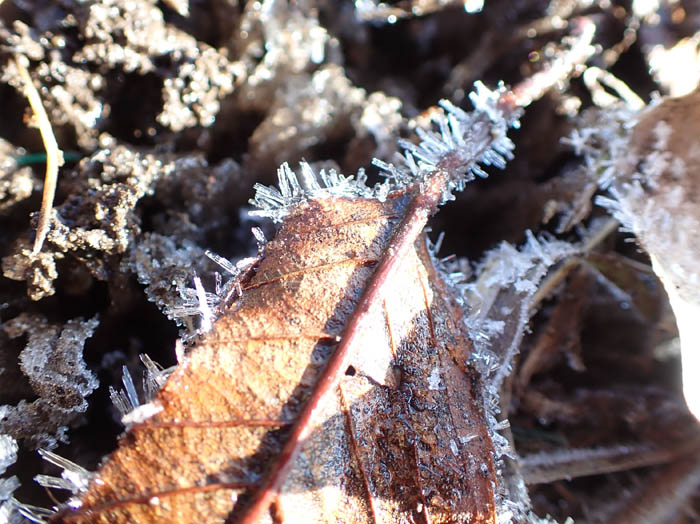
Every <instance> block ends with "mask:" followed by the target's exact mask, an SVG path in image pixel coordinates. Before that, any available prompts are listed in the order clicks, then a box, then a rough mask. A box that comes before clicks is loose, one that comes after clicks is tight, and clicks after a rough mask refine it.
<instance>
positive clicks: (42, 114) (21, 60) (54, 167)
mask: <svg viewBox="0 0 700 524" xmlns="http://www.w3.org/2000/svg"><path fill="white" fill-rule="evenodd" d="M14 63H15V66H16V67H17V71H18V72H19V77H20V79H21V80H22V84H23V85H24V89H23V91H24V96H25V97H27V100H28V101H29V105H30V106H31V108H32V111H33V112H34V118H35V120H36V125H37V126H38V127H39V132H40V133H41V140H42V141H43V142H44V149H46V175H45V177H44V193H43V194H42V196H41V209H40V210H39V224H38V225H37V228H36V237H34V247H33V248H32V254H33V255H36V254H37V253H39V251H41V247H42V246H43V244H44V239H46V235H47V233H48V232H49V220H50V218H51V209H52V208H53V198H54V196H55V194H56V182H57V180H58V168H59V167H61V166H62V165H63V152H62V151H61V150H60V149H59V147H58V143H57V142H56V137H55V136H54V134H53V130H52V129H51V122H49V117H48V116H47V115H46V110H44V106H43V104H42V103H41V97H40V96H39V92H38V91H37V90H36V87H34V84H33V83H32V78H31V76H29V71H28V70H27V65H26V64H27V59H26V57H24V56H21V55H18V56H17V57H16V58H15V61H14Z"/></svg>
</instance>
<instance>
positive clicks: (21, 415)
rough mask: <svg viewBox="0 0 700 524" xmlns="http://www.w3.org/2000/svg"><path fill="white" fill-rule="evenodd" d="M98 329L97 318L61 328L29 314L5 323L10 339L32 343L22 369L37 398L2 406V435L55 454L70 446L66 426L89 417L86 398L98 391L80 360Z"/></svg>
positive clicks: (68, 323) (67, 324)
mask: <svg viewBox="0 0 700 524" xmlns="http://www.w3.org/2000/svg"><path fill="white" fill-rule="evenodd" d="M97 325H98V320H97V318H92V319H90V320H80V319H77V320H69V321H68V322H66V323H65V324H64V325H58V324H51V323H49V322H48V321H47V320H46V319H45V318H44V317H42V316H39V315H31V314H28V313H22V314H20V315H19V316H17V317H15V318H13V319H11V320H9V321H7V322H5V324H4V325H3V329H4V331H5V332H6V333H7V334H8V335H9V337H10V338H16V337H20V336H23V335H26V336H27V337H28V341H27V345H26V347H25V348H24V350H22V352H21V354H20V356H19V361H20V368H21V370H22V372H23V373H24V374H25V375H26V377H27V378H28V380H29V383H30V385H31V388H32V390H33V392H34V394H35V395H37V396H38V398H37V399H36V400H33V401H30V402H28V401H27V400H21V401H20V402H19V403H18V404H17V405H14V406H10V405H3V406H0V432H2V433H6V434H8V435H11V436H12V437H13V438H15V439H20V438H21V439H24V440H25V443H27V444H28V445H29V446H31V447H35V448H39V447H41V448H46V449H52V448H54V447H56V445H57V444H58V442H66V441H67V434H66V432H67V430H68V427H67V425H68V424H70V423H71V422H72V421H73V420H74V419H75V418H76V417H77V416H78V415H79V414H80V413H84V412H85V410H86V409H87V405H88V404H87V400H86V397H87V396H88V395H90V394H91V393H92V392H93V391H94V390H95V389H96V388H97V386H98V381H97V377H96V376H95V375H94V373H93V372H92V371H90V370H89V369H88V368H87V366H86V365H85V361H84V360H83V357H82V352H83V346H84V344H85V340H86V339H88V338H89V337H90V336H92V334H93V332H94V330H95V328H96V327H97Z"/></svg>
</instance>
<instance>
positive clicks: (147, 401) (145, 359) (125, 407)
mask: <svg viewBox="0 0 700 524" xmlns="http://www.w3.org/2000/svg"><path fill="white" fill-rule="evenodd" d="M140 358H141V362H142V363H143V365H144V367H145V368H146V369H145V373H144V376H143V396H144V401H143V402H141V400H140V399H139V394H138V392H137V391H136V386H135V385H134V379H133V378H132V377H131V373H130V372H129V369H128V368H127V367H126V366H122V384H123V385H124V389H122V390H120V391H117V390H116V389H115V388H113V387H111V386H110V388H109V396H110V398H111V399H112V403H113V404H114V406H115V407H116V408H117V411H119V414H120V415H121V422H122V424H124V425H125V426H127V427H128V426H130V425H132V424H138V423H141V422H143V421H144V420H146V419H148V418H150V417H152V416H153V415H155V414H156V413H160V412H161V411H162V410H163V408H162V406H160V405H158V404H154V403H153V402H151V400H153V399H154V398H155V396H156V393H158V391H159V390H160V388H162V387H163V385H164V384H165V381H166V380H167V379H168V377H169V376H170V374H171V373H172V372H173V370H174V369H175V368H174V367H173V368H168V369H163V368H162V367H161V366H159V365H158V364H156V363H155V362H153V360H151V358H150V357H149V356H148V355H141V356H140Z"/></svg>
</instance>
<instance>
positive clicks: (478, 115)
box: [250, 82, 519, 222]
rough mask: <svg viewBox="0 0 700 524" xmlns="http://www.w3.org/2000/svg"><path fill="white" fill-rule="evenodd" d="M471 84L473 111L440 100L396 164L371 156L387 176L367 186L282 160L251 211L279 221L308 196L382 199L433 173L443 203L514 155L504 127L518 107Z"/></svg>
mask: <svg viewBox="0 0 700 524" xmlns="http://www.w3.org/2000/svg"><path fill="white" fill-rule="evenodd" d="M475 87H476V89H475V91H474V92H473V93H471V94H470V100H471V101H472V103H473V105H474V111H472V112H466V111H464V110H462V109H460V108H458V107H456V106H454V105H453V104H452V103H450V102H449V101H447V100H443V101H441V102H440V105H441V106H442V108H443V111H436V112H434V113H433V123H434V125H435V127H436V131H432V130H424V129H421V128H418V129H417V130H416V133H417V134H418V137H419V138H420V141H419V142H418V144H414V143H412V142H409V141H407V140H400V141H399V145H400V146H401V147H402V148H403V150H404V153H403V156H401V155H398V158H397V163H396V164H392V163H389V162H385V161H382V160H379V159H375V160H374V164H375V165H376V166H377V167H379V169H381V170H382V174H383V175H384V176H385V177H386V181H385V182H384V183H382V184H377V185H375V186H374V187H373V188H369V187H368V186H367V185H366V180H367V177H366V175H365V174H364V171H363V170H360V171H359V172H358V173H357V175H355V176H344V175H341V174H339V173H338V172H336V171H335V170H334V169H330V170H325V169H322V170H321V171H320V172H319V173H318V175H317V174H316V173H315V172H314V171H313V170H312V168H311V166H309V165H308V164H307V163H302V164H301V169H300V175H299V176H297V175H296V174H295V173H294V172H293V171H292V170H291V168H290V167H289V165H287V164H286V163H285V164H282V166H281V167H280V168H279V170H278V173H277V175H278V180H279V186H278V188H274V187H266V186H264V185H262V184H256V185H255V190H256V193H255V197H254V198H253V199H252V200H251V201H250V203H251V204H252V205H253V206H255V207H257V208H258V209H257V210H255V211H253V212H252V213H251V214H253V215H255V216H264V217H268V218H271V219H272V220H273V221H275V222H281V221H282V220H283V219H284V218H285V217H286V216H287V215H288V214H289V212H290V211H291V210H292V209H293V208H294V207H295V206H296V205H298V204H299V203H301V202H303V201H305V200H309V199H317V198H326V197H330V196H335V197H338V196H340V197H349V198H357V197H360V198H377V199H379V200H384V199H385V198H386V197H387V195H388V194H389V193H390V192H392V191H397V190H401V189H406V188H408V187H409V186H417V185H419V184H422V183H425V182H426V180H427V179H428V178H429V177H430V176H432V175H434V174H435V173H437V172H445V173H447V176H448V182H447V184H446V187H445V191H444V193H443V195H442V201H443V202H444V201H447V200H452V199H453V198H454V196H453V195H452V192H453V191H461V190H462V189H464V186H465V184H466V183H467V182H469V181H470V180H473V179H474V176H475V175H477V176H481V177H485V176H487V175H486V172H485V171H484V170H483V169H482V168H481V167H480V165H479V164H482V165H487V166H490V165H492V166H494V167H497V168H499V169H502V168H504V167H505V164H506V161H507V160H508V159H510V158H512V155H513V147H514V146H513V142H512V141H511V140H510V139H509V138H508V136H507V135H506V131H507V129H508V127H510V126H513V127H518V125H519V123H518V119H517V118H518V115H519V110H517V109H515V108H510V109H508V108H505V107H504V106H503V105H501V95H503V93H504V92H505V88H503V87H501V88H499V89H497V90H493V91H492V90H490V89H488V88H487V87H486V86H484V85H483V84H482V83H481V82H477V83H476V84H475Z"/></svg>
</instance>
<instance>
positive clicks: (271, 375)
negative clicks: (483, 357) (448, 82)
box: [53, 190, 497, 523]
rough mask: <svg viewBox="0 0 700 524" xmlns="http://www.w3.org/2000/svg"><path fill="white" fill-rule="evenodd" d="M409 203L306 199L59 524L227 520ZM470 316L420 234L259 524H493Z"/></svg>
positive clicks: (394, 198) (279, 438)
mask: <svg viewBox="0 0 700 524" xmlns="http://www.w3.org/2000/svg"><path fill="white" fill-rule="evenodd" d="M413 199H414V194H413V191H412V190H411V191H409V190H406V191H401V192H399V191H396V192H394V193H392V194H391V195H390V197H389V198H388V199H387V200H386V201H385V202H380V201H379V200H378V199H369V198H368V199H362V198H354V199H350V198H335V197H334V198H325V199H316V200H309V201H306V202H303V203H301V204H299V205H298V206H296V207H295V208H294V209H293V210H292V211H291V214H290V215H289V216H288V217H287V218H286V219H285V221H284V223H283V225H282V227H281V229H280V231H279V232H278V234H277V236H276V237H275V238H274V239H273V240H272V241H270V242H269V243H268V244H267V245H266V246H265V251H264V257H263V259H262V260H261V262H260V264H259V266H258V267H257V268H256V270H255V273H254V275H253V276H252V277H251V278H250V280H249V281H248V282H246V283H245V284H244V292H243V296H242V298H241V299H240V301H238V302H237V303H235V304H234V305H233V306H231V307H230V308H229V310H228V311H226V312H225V314H224V315H223V316H222V317H221V318H219V319H218V320H217V321H216V323H215V324H214V329H213V330H212V331H211V332H210V333H209V334H208V335H207V336H206V337H205V338H204V340H203V341H202V342H201V343H199V344H197V345H196V346H195V347H194V348H193V349H192V350H191V352H190V353H189V355H188V357H187V358H186V360H185V362H184V363H183V364H182V365H181V366H179V368H178V369H177V370H176V371H175V373H174V374H173V375H172V376H171V378H170V379H169V380H168V382H167V383H166V384H165V386H164V387H163V389H162V390H161V391H160V392H159V393H158V395H157V397H156V398H155V399H154V401H153V405H154V406H155V407H156V408H157V409H161V408H162V411H160V412H159V413H157V414H156V415H154V416H152V417H151V418H148V419H147V420H145V421H144V422H143V423H140V424H136V425H134V426H133V427H132V428H131V429H130V431H129V432H128V433H127V434H126V436H125V437H123V439H122V440H121V442H120V445H119V448H118V450H117V451H115V452H114V453H113V454H112V455H111V456H110V457H109V458H108V459H107V461H106V462H105V464H104V465H103V466H102V468H101V469H100V471H99V472H98V474H97V477H96V479H95V480H94V481H93V482H92V483H91V485H90V487H89V489H88V491H87V492H86V493H85V494H84V495H83V497H82V506H81V508H80V509H79V510H77V511H75V512H72V513H71V512H64V513H62V514H59V515H58V516H57V517H55V518H54V520H53V522H223V521H225V520H226V519H228V521H229V522H237V521H239V520H240V519H241V518H242V515H243V513H244V512H245V510H246V505H247V504H248V502H249V500H250V498H251V496H252V495H253V494H254V493H255V491H256V489H258V485H259V484H260V482H261V479H262V478H264V476H265V474H266V472H267V470H268V469H269V468H270V467H271V465H272V464H274V463H275V461H276V460H278V458H277V456H278V454H279V453H280V452H281V451H282V450H283V446H284V444H285V441H286V439H287V436H288V434H289V424H290V423H292V422H294V421H295V419H296V417H297V416H298V415H299V413H300V411H301V409H302V406H303V405H304V402H305V401H306V400H307V399H308V398H309V395H310V393H311V390H312V388H313V387H314V384H315V383H316V382H317V380H318V378H319V375H320V374H321V371H322V369H323V368H324V365H325V364H326V361H327V360H328V358H329V355H330V354H331V353H332V351H333V349H334V346H335V345H336V343H337V341H338V340H339V338H340V336H341V334H342V333H343V331H344V329H345V327H346V323H347V322H348V319H349V318H350V317H351V315H352V314H353V311H354V310H355V308H356V306H357V304H358V301H359V300H360V298H361V296H362V294H363V291H364V290H365V287H366V286H367V284H368V281H369V280H370V278H371V276H372V274H373V272H374V271H375V268H376V266H377V265H378V264H379V263H380V261H381V260H382V259H383V257H386V256H388V255H391V253H387V251H391V249H387V245H388V244H389V242H390V240H391V239H392V235H393V234H394V231H395V229H396V228H397V226H398V224H399V223H400V222H401V220H402V219H403V217H404V215H405V214H406V209H407V208H408V207H409V204H410V203H411V201H412V200H413ZM463 315H464V312H463V311H462V310H461V307H460V306H458V305H457V301H456V298H455V297H453V296H452V292H451V290H450V289H448V286H446V285H445V284H444V283H443V281H442V279H441V276H440V274H439V273H438V271H437V270H436V268H435V266H434V264H433V260H432V259H431V256H430V254H429V251H428V249H427V248H426V245H425V239H424V238H423V237H420V238H419V239H418V240H417V241H416V242H415V244H414V245H413V247H412V248H411V249H410V250H409V252H408V253H407V254H406V255H405V256H404V257H402V260H401V261H400V263H399V266H397V267H395V268H394V269H393V270H392V272H391V275H390V279H389V282H388V283H387V285H386V286H385V288H384V290H383V293H382V296H381V300H376V301H374V302H373V304H372V305H371V307H370V310H369V312H368V316H367V320H366V321H365V322H364V323H363V325H362V326H361V329H360V332H359V334H358V337H359V339H358V341H357V343H356V344H355V345H354V347H355V348H358V349H357V350H356V351H353V353H352V354H351V355H349V356H348V360H347V372H346V373H345V375H344V376H343V377H342V379H341V380H340V381H339V382H338V384H337V385H336V386H335V387H334V388H333V391H332V392H331V394H328V395H325V396H324V397H323V399H322V400H321V403H320V405H319V408H318V409H317V410H316V411H315V412H314V416H313V417H311V419H310V420H309V421H308V427H306V428H305V435H307V437H306V438H305V439H304V440H303V442H302V444H301V450H300V453H299V456H298V458H297V460H295V461H294V463H293V466H292V469H291V471H290V473H289V475H288V476H287V477H286V480H284V483H283V485H282V488H281V490H280V493H279V495H278V496H275V500H274V502H273V504H272V506H271V508H270V511H269V512H266V514H265V516H264V517H263V519H261V521H268V522H470V523H481V522H495V519H496V517H495V502H494V491H493V490H494V486H495V485H496V482H497V479H496V473H495V470H494V465H493V453H492V452H493V448H492V443H491V440H490V438H489V436H488V433H487V430H486V428H485V425H484V420H483V416H482V414H481V413H480V411H479V409H478V408H477V406H479V405H480V402H479V399H478V397H479V391H478V388H477V387H476V386H475V384H476V383H477V382H476V381H475V377H474V376H473V372H472V371H471V370H470V369H469V368H467V367H466V362H467V358H468V355H469V352H470V348H471V345H470V341H469V339H468V337H467V335H466V333H465V332H464V331H463V330H464V327H463V323H462V322H460V320H459V319H460V318H461V317H462V316H463Z"/></svg>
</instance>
